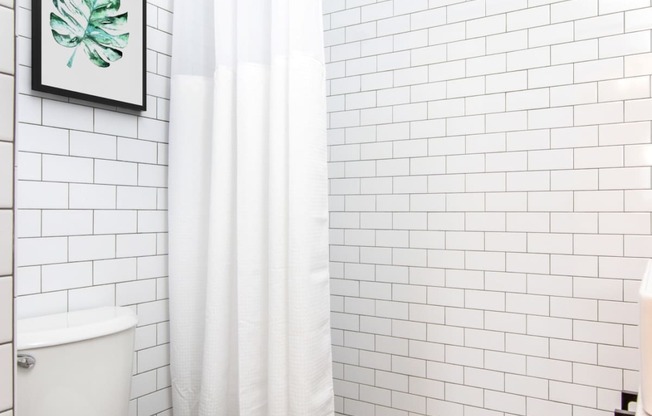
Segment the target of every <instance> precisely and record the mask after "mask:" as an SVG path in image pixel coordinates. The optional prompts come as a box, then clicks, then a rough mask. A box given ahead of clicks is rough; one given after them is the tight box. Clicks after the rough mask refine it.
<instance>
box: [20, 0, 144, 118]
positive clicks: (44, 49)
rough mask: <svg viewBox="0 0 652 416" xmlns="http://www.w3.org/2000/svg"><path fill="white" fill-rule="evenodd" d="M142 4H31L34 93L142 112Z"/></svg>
mask: <svg viewBox="0 0 652 416" xmlns="http://www.w3.org/2000/svg"><path fill="white" fill-rule="evenodd" d="M146 14H147V13H146V12H145V0H32V88H33V89H34V90H37V91H43V92H47V93H52V94H58V95H64V96H67V97H71V98H77V99H81V100H87V101H93V102H97V103H101V104H108V105H111V106H117V107H125V108H129V109H132V110H141V111H144V110H145V109H146V99H145V94H146V77H145V68H146V63H145V57H146V55H145V52H146V49H145V48H146V47H145V45H146V27H147V25H146Z"/></svg>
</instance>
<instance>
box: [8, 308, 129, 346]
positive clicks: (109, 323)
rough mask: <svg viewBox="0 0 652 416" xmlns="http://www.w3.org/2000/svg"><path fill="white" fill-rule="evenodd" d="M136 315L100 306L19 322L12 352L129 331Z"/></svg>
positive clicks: (120, 309)
mask: <svg viewBox="0 0 652 416" xmlns="http://www.w3.org/2000/svg"><path fill="white" fill-rule="evenodd" d="M137 323H138V318H137V316H136V314H135V313H134V312H133V311H132V310H131V309H128V308H121V307H104V308H96V309H86V310H81V311H75V312H67V313H59V314H55V315H45V316H39V317H35V318H26V319H19V320H18V323H17V328H16V335H17V337H16V338H17V339H16V349H17V350H19V351H21V350H27V349H34V348H44V347H50V346H53V345H63V344H69V343H72V342H78V341H84V340H88V339H93V338H99V337H102V336H106V335H111V334H115V333H118V332H122V331H124V330H127V329H129V328H133V327H135V326H136V324H137Z"/></svg>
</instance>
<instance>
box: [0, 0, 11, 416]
mask: <svg viewBox="0 0 652 416" xmlns="http://www.w3.org/2000/svg"><path fill="white" fill-rule="evenodd" d="M14 44H15V32H14V1H13V0H0V416H12V415H13V411H12V410H11V409H12V407H13V403H14V389H13V384H14V344H13V336H14V326H13V308H14V289H13V278H12V277H11V275H12V274H13V255H14V253H13V235H14V234H13V223H14V220H13V219H14V214H13V209H12V208H13V206H14V187H13V181H14V179H13V178H14V175H13V172H14V144H13V142H14V83H15V82H14V63H15V60H14Z"/></svg>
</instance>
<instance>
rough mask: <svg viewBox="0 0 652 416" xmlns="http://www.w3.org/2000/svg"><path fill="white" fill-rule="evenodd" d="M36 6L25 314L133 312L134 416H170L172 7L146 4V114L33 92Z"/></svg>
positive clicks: (27, 69)
mask: <svg viewBox="0 0 652 416" xmlns="http://www.w3.org/2000/svg"><path fill="white" fill-rule="evenodd" d="M30 8H31V2H30V1H29V0H20V1H18V2H17V32H18V41H17V60H18V69H17V84H18V86H17V117H18V128H17V138H16V146H17V160H16V162H17V171H16V194H17V196H16V198H17V199H16V204H17V218H16V235H17V247H16V249H17V250H16V255H17V258H16V263H17V264H16V265H17V274H16V294H17V296H18V297H17V310H16V313H17V317H18V318H22V317H29V316H35V315H42V314H48V313H56V312H65V311H70V310H77V309H85V308H91V307H97V306H106V305H124V306H129V307H131V308H133V309H134V310H135V311H137V313H138V317H139V324H138V329H137V332H136V350H137V353H136V355H135V365H134V377H133V383H132V384H133V386H132V399H133V400H132V402H131V414H132V415H134V416H136V415H137V416H151V415H157V414H158V415H161V416H163V415H165V416H168V415H171V410H170V407H171V399H170V387H169V386H170V378H169V353H168V345H169V336H168V301H167V299H168V292H167V218H166V215H167V211H166V210H167V140H168V137H167V124H168V116H169V114H168V109H169V76H170V54H171V52H170V51H171V40H172V35H171V27H172V1H171V0H151V1H148V3H147V18H148V28H147V36H148V39H147V40H148V51H147V83H148V91H147V106H148V109H147V111H146V112H144V113H135V112H131V111H125V110H122V109H116V108H112V107H106V106H99V105H94V104H90V103H86V102H80V101H76V100H69V99H67V98H64V97H60V96H54V95H49V94H42V93H36V92H33V91H32V90H31V88H30V83H31V10H30ZM0 26H1V25H0ZM134 76H138V74H134Z"/></svg>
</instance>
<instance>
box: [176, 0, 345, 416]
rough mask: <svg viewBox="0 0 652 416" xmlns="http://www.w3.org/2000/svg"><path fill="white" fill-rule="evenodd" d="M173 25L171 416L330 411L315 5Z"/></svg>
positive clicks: (284, 2)
mask: <svg viewBox="0 0 652 416" xmlns="http://www.w3.org/2000/svg"><path fill="white" fill-rule="evenodd" d="M174 19H175V21H174V49H173V76H172V105H171V121H170V129H171V131H170V185H169V199H170V202H169V210H170V212H169V218H170V323H171V328H170V330H171V362H172V369H171V372H172V384H173V401H174V414H175V416H196V415H197V416H209V415H210V416H332V415H333V414H334V411H333V387H332V370H331V350H330V322H329V313H330V312H329V310H330V308H329V289H328V224H327V220H328V210H327V195H328V192H327V177H326V125H325V117H326V109H325V90H324V64H323V57H322V54H323V49H322V48H323V45H322V31H321V23H322V22H321V3H320V1H314V0H302V1H298V0H198V1H196V2H193V7H184V8H183V10H181V11H180V12H179V13H177V12H176V11H175V16H174ZM196 22H197V24H195V23H196ZM198 37H199V39H201V40H199V41H197V42H193V39H197V38H198ZM208 40H210V41H208ZM189 45H191V46H189ZM189 48H190V49H192V53H189V52H188V51H189Z"/></svg>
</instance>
